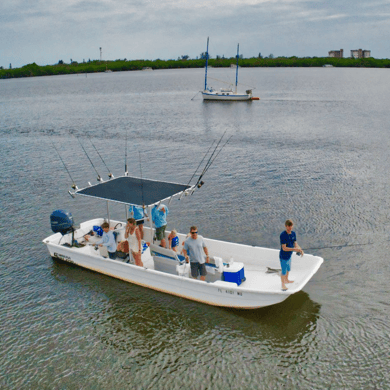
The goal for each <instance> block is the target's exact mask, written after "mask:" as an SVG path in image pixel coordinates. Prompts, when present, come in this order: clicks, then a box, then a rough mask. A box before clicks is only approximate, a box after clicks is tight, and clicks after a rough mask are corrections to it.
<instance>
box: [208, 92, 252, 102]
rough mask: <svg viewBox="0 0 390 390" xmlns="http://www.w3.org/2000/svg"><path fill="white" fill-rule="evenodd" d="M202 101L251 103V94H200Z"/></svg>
mask: <svg viewBox="0 0 390 390" xmlns="http://www.w3.org/2000/svg"><path fill="white" fill-rule="evenodd" d="M202 96H203V100H219V101H228V102H229V101H251V100H252V94H237V93H234V92H202Z"/></svg>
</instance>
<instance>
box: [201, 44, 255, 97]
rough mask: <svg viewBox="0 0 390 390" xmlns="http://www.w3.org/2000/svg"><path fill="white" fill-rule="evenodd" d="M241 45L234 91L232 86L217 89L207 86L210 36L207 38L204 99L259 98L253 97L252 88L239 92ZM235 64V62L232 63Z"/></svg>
mask: <svg viewBox="0 0 390 390" xmlns="http://www.w3.org/2000/svg"><path fill="white" fill-rule="evenodd" d="M238 53H239V45H237V56H236V58H237V64H236V86H235V90H234V91H233V89H232V88H221V89H220V90H216V89H214V88H212V87H208V86H207V69H208V67H209V66H208V62H209V38H207V51H206V66H205V80H204V90H203V91H202V96H203V100H220V101H242V100H259V99H258V98H254V99H253V98H252V90H251V89H248V90H246V91H245V93H238V92H237V84H238V59H239V54H238ZM232 65H233V64H232Z"/></svg>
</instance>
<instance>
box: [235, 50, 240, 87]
mask: <svg viewBox="0 0 390 390" xmlns="http://www.w3.org/2000/svg"><path fill="white" fill-rule="evenodd" d="M239 47H240V44H239V43H237V67H236V93H237V84H238V58H239V54H238V50H239Z"/></svg>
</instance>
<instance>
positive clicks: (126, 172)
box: [125, 129, 129, 176]
mask: <svg viewBox="0 0 390 390" xmlns="http://www.w3.org/2000/svg"><path fill="white" fill-rule="evenodd" d="M128 174H129V172H128V171H127V129H126V141H125V176H127V175H128Z"/></svg>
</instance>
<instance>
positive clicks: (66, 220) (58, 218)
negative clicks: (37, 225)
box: [50, 210, 74, 235]
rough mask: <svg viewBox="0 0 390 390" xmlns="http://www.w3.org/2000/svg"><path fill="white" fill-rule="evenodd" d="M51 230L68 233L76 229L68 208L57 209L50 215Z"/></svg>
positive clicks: (63, 233)
mask: <svg viewBox="0 0 390 390" xmlns="http://www.w3.org/2000/svg"><path fill="white" fill-rule="evenodd" d="M50 223H51V230H52V231H53V232H54V233H61V234H62V235H65V234H68V233H70V232H72V231H73V230H74V228H73V217H72V214H71V213H70V212H69V211H67V210H55V211H53V212H52V213H51V215H50Z"/></svg>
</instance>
